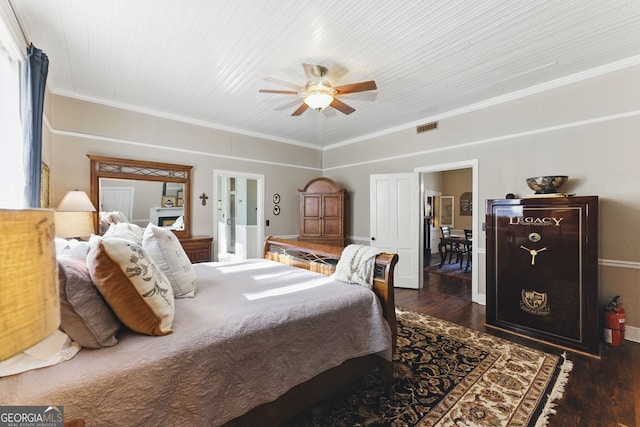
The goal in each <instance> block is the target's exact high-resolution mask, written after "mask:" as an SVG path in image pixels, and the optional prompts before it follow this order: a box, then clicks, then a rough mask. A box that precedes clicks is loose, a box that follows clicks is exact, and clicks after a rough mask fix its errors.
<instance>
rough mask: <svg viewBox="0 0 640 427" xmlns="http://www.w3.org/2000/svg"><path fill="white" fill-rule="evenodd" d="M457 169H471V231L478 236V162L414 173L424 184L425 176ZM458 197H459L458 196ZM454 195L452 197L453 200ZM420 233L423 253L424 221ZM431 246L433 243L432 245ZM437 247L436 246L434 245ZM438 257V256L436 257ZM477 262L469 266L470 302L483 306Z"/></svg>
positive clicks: (474, 252)
mask: <svg viewBox="0 0 640 427" xmlns="http://www.w3.org/2000/svg"><path fill="white" fill-rule="evenodd" d="M459 169H471V183H470V185H471V190H472V191H471V193H472V197H471V230H472V231H473V233H474V235H477V234H478V231H479V230H480V229H481V228H480V224H479V222H478V221H479V218H480V215H479V214H478V212H479V211H478V209H479V202H478V160H477V159H472V160H466V161H460V162H455V163H447V164H440V165H433V166H425V167H420V168H416V169H415V171H416V172H420V181H421V183H423V185H424V182H425V179H426V176H427V174H429V173H435V172H446V171H454V170H459ZM425 189H426V188H424V187H423V191H422V192H421V204H422V206H426V197H427V194H426V192H425V191H424V190H425ZM429 190H431V191H438V189H437V188H429ZM458 196H459V195H458ZM455 198H457V197H456V195H454V200H455ZM458 208H459V199H458V203H456V202H455V201H454V209H458ZM434 217H435V218H436V221H437V218H438V213H437V212H436V213H435V216H434ZM420 222H421V231H422V233H421V234H422V235H423V236H422V239H421V245H420V247H421V250H422V251H424V248H425V246H426V245H425V242H424V235H425V234H426V233H425V230H424V227H425V224H424V221H423V220H421V221H420ZM433 225H435V226H434V227H432V228H431V230H430V231H434V232H436V233H437V230H439V229H438V228H437V225H438V224H436V223H433ZM431 237H432V242H433V240H435V239H433V235H432V236H431ZM432 244H433V243H432ZM436 247H437V245H436ZM421 255H422V257H424V255H425V254H424V253H422V254H421ZM436 256H438V255H436ZM471 257H472V260H474V261H475V260H477V259H478V245H476V244H474V245H473V249H472V254H471ZM476 264H477V262H476V263H472V264H471V300H472V301H473V302H477V303H480V304H484V303H485V301H484V295H482V298H481V296H480V292H479V276H478V272H479V268H477V265H476Z"/></svg>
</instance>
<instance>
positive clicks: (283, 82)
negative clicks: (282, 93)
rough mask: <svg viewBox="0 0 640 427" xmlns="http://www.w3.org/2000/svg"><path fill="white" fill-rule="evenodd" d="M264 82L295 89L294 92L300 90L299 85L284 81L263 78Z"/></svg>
mask: <svg viewBox="0 0 640 427" xmlns="http://www.w3.org/2000/svg"><path fill="white" fill-rule="evenodd" d="M264 80H265V81H267V82H271V83H275V84H277V85H280V86H286V87H290V88H291V89H296V90H298V89H300V85H297V84H295V83H290V82H288V81H286V80H280V79H276V78H275V77H265V79H264Z"/></svg>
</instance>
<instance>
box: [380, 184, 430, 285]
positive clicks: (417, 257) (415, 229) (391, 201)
mask: <svg viewBox="0 0 640 427" xmlns="http://www.w3.org/2000/svg"><path fill="white" fill-rule="evenodd" d="M419 178H420V175H419V174H418V173H397V174H377V175H371V176H370V178H369V180H370V211H371V217H370V222H369V224H370V228H371V245H372V246H375V247H377V248H380V249H382V250H384V251H386V252H392V253H397V254H398V264H397V266H396V270H395V277H394V284H395V286H397V287H400V288H413V289H418V288H419V287H420V283H421V280H420V279H421V274H420V271H421V266H422V259H421V251H420V220H419V218H420V216H419V213H420V185H419Z"/></svg>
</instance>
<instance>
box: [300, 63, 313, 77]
mask: <svg viewBox="0 0 640 427" xmlns="http://www.w3.org/2000/svg"><path fill="white" fill-rule="evenodd" d="M302 66H303V67H304V73H305V74H306V75H307V80H311V79H312V78H313V77H314V75H313V67H315V65H311V64H302Z"/></svg>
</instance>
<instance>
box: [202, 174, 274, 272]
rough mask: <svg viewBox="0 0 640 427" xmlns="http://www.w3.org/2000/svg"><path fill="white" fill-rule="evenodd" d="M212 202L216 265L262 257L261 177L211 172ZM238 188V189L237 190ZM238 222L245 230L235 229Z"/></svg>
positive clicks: (262, 182) (262, 187)
mask: <svg viewBox="0 0 640 427" xmlns="http://www.w3.org/2000/svg"><path fill="white" fill-rule="evenodd" d="M213 181H214V192H213V194H214V199H215V200H217V203H218V207H217V209H218V213H217V218H216V219H215V222H216V224H217V227H216V228H217V236H214V240H215V242H216V246H217V249H218V250H217V259H216V260H217V261H231V260H239V259H247V258H252V257H261V256H262V246H263V244H264V226H263V224H264V214H263V212H262V208H261V207H262V206H264V175H258V174H252V173H246V172H232V171H223V170H214V171H213ZM239 186H240V187H239ZM238 220H240V222H241V226H242V224H244V228H245V229H241V228H239V227H238V224H237V222H238Z"/></svg>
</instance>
